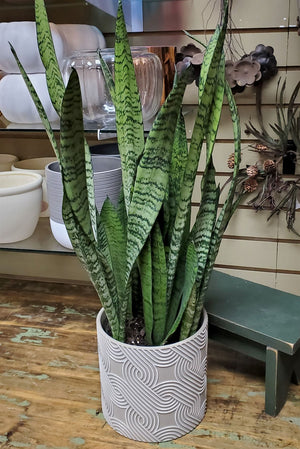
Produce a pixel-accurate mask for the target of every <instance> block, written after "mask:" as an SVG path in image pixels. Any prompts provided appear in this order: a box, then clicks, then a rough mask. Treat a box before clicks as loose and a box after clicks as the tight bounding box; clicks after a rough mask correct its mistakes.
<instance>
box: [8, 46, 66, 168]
mask: <svg viewBox="0 0 300 449" xmlns="http://www.w3.org/2000/svg"><path fill="white" fill-rule="evenodd" d="M10 48H11V51H12V54H13V55H14V58H15V60H16V61H17V64H18V67H19V69H20V72H21V75H22V77H23V79H24V81H25V84H26V86H27V89H28V91H29V93H30V95H31V98H32V100H33V102H34V104H35V106H36V108H37V111H38V113H39V116H40V118H41V121H42V123H43V125H44V127H45V130H46V133H47V136H48V138H49V141H50V143H51V145H52V148H53V151H54V153H55V156H56V157H57V159H58V160H59V157H60V155H59V150H58V145H57V142H56V139H55V136H54V132H53V130H52V128H51V125H50V122H49V120H48V117H47V114H46V111H45V109H44V106H43V105H42V102H41V100H40V98H39V96H38V94H37V92H36V90H35V88H34V86H33V84H32V82H31V81H30V79H29V77H28V75H27V73H26V72H25V70H24V67H23V65H22V64H21V62H20V60H19V58H18V56H17V54H16V51H15V49H14V48H13V46H12V45H11V44H10Z"/></svg>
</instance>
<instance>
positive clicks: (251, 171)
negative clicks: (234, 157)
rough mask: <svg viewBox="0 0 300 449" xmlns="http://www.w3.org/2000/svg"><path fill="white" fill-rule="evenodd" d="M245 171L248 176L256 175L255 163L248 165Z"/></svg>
mask: <svg viewBox="0 0 300 449" xmlns="http://www.w3.org/2000/svg"><path fill="white" fill-rule="evenodd" d="M246 173H247V175H248V176H249V178H253V177H254V176H256V175H258V168H257V165H249V166H248V167H247V169H246Z"/></svg>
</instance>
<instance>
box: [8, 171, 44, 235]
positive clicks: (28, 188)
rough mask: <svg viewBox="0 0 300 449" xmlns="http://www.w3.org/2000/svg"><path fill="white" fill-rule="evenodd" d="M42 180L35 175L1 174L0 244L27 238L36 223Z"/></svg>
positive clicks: (10, 172) (11, 172)
mask: <svg viewBox="0 0 300 449" xmlns="http://www.w3.org/2000/svg"><path fill="white" fill-rule="evenodd" d="M42 182H43V178H42V176H41V175H39V174H37V173H21V172H14V171H7V172H1V173H0V214H1V219H0V243H13V242H18V241H20V240H25V239H27V238H28V237H30V236H31V235H32V234H33V232H34V230H35V228H36V225H37V223H38V220H39V215H40V211H41V203H42Z"/></svg>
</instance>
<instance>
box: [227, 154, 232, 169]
mask: <svg viewBox="0 0 300 449" xmlns="http://www.w3.org/2000/svg"><path fill="white" fill-rule="evenodd" d="M227 167H228V168H230V169H231V170H232V169H233V168H234V153H232V154H231V155H230V156H229V158H228V160H227Z"/></svg>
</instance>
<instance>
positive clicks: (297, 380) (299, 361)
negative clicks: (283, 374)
mask: <svg viewBox="0 0 300 449" xmlns="http://www.w3.org/2000/svg"><path fill="white" fill-rule="evenodd" d="M293 357H294V358H295V362H294V366H293V375H292V381H293V382H294V384H296V385H300V350H298V351H297V352H296V354H295V355H294V356H293Z"/></svg>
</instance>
